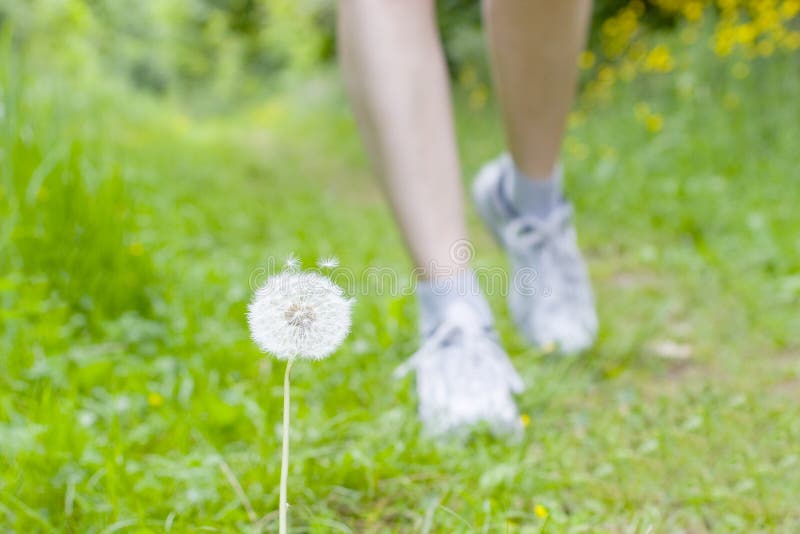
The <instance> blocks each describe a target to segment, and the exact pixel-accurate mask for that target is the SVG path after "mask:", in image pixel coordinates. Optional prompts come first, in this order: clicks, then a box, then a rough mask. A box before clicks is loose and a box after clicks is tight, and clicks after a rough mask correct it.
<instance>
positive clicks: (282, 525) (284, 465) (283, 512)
mask: <svg viewBox="0 0 800 534" xmlns="http://www.w3.org/2000/svg"><path fill="white" fill-rule="evenodd" d="M293 363H294V359H289V360H288V361H287V362H286V374H284V375H283V452H282V453H281V490H280V509H279V516H278V530H279V533H280V534H287V532H288V530H287V528H288V527H287V524H286V516H287V511H288V509H289V503H288V502H286V479H287V478H288V476H289V404H290V401H289V373H290V372H291V370H292V364H293Z"/></svg>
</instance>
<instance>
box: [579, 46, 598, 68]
mask: <svg viewBox="0 0 800 534" xmlns="http://www.w3.org/2000/svg"><path fill="white" fill-rule="evenodd" d="M595 59H596V58H595V55H594V52H592V51H591V50H585V51H583V52H582V53H581V55H580V56H579V57H578V66H579V67H580V68H582V69H583V70H588V69H591V68H592V67H593V66H594V62H595Z"/></svg>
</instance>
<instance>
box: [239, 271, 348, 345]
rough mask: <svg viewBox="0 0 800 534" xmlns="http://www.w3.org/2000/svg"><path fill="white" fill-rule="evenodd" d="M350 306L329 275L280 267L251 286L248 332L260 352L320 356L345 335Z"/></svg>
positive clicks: (338, 342)
mask: <svg viewBox="0 0 800 534" xmlns="http://www.w3.org/2000/svg"><path fill="white" fill-rule="evenodd" d="M351 306H352V301H351V300H349V299H347V298H345V296H344V292H343V291H342V289H341V288H340V287H339V286H337V285H336V284H334V283H333V282H331V280H330V279H329V278H327V277H325V276H322V275H321V274H319V273H314V272H295V271H284V272H282V273H280V274H277V275H275V276H272V277H270V278H269V279H268V280H267V282H266V284H264V285H263V286H262V287H260V288H259V289H258V290H257V291H256V293H255V296H254V298H253V301H252V302H251V303H250V306H249V308H248V312H247V321H248V324H249V326H250V335H251V336H252V338H253V341H255V342H256V345H258V347H259V348H260V349H261V350H262V351H264V352H268V353H270V354H272V355H274V356H276V357H277V358H279V359H281V360H291V359H294V358H306V359H311V360H320V359H322V358H325V357H327V356H329V355H330V354H331V353H332V352H333V351H335V350H336V349H337V348H338V347H339V345H341V344H342V341H344V339H345V337H347V334H348V332H349V331H350V308H351Z"/></svg>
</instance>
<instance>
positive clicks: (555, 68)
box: [484, 0, 592, 178]
mask: <svg viewBox="0 0 800 534" xmlns="http://www.w3.org/2000/svg"><path fill="white" fill-rule="evenodd" d="M591 7H592V3H591V0H485V2H484V18H485V24H486V28H487V31H488V34H489V42H490V48H491V56H492V64H493V72H494V77H495V84H496V86H497V96H498V99H499V101H500V105H501V107H502V110H503V119H504V122H505V128H506V135H507V137H508V144H509V148H510V151H511V155H512V157H513V159H514V162H515V163H516V165H517V167H518V168H519V169H520V170H521V171H522V172H523V173H524V174H525V175H527V176H529V177H531V178H547V177H549V176H550V175H551V174H552V172H553V168H554V166H555V164H556V161H558V153H559V150H560V147H561V136H562V134H563V132H564V124H565V122H566V117H567V114H568V113H569V109H570V106H571V105H572V100H573V97H574V92H575V85H576V81H577V67H576V62H577V57H578V54H579V53H580V51H581V50H582V48H583V46H584V42H585V36H586V29H587V24H588V22H589V15H590V13H591Z"/></svg>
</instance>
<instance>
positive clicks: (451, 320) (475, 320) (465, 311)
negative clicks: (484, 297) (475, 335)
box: [442, 299, 491, 332]
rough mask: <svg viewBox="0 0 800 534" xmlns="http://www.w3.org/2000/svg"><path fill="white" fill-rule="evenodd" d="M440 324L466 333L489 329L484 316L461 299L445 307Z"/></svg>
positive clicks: (489, 325) (489, 324)
mask: <svg viewBox="0 0 800 534" xmlns="http://www.w3.org/2000/svg"><path fill="white" fill-rule="evenodd" d="M442 324H447V325H452V326H454V327H459V328H461V329H463V330H464V331H466V332H471V331H481V330H483V329H485V328H487V327H491V323H489V322H488V321H487V320H486V318H485V317H484V314H482V313H480V312H479V311H478V310H476V309H475V308H474V307H473V306H472V305H470V304H469V303H468V302H466V301H464V300H462V299H458V300H454V301H453V302H452V303H450V305H448V306H447V309H446V310H445V312H444V321H443V322H442Z"/></svg>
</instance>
